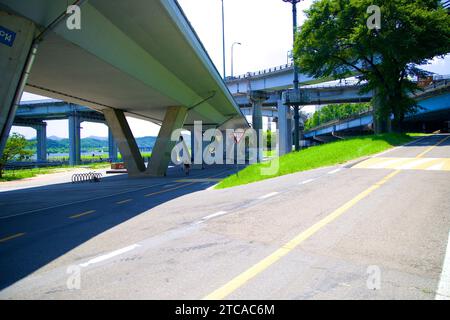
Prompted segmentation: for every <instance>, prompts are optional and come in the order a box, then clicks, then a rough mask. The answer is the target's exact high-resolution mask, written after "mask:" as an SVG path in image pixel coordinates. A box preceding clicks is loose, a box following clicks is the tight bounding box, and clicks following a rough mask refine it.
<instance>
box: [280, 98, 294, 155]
mask: <svg viewBox="0 0 450 320" xmlns="http://www.w3.org/2000/svg"><path fill="white" fill-rule="evenodd" d="M277 108H278V131H279V135H280V137H279V144H280V146H279V154H280V156H282V155H284V154H286V153H289V152H291V151H292V120H291V116H290V112H289V111H290V110H289V106H286V105H284V104H283V102H282V101H281V100H280V101H278V104H277Z"/></svg>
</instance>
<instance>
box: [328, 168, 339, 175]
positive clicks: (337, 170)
mask: <svg viewBox="0 0 450 320" xmlns="http://www.w3.org/2000/svg"><path fill="white" fill-rule="evenodd" d="M341 170H342V168H338V169H336V170H333V171H330V172H328V174H335V173H338V172H339V171H341Z"/></svg>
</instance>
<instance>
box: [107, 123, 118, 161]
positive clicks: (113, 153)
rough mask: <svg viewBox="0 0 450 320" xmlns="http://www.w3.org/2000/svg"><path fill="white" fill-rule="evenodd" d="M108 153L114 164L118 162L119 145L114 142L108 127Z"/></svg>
mask: <svg viewBox="0 0 450 320" xmlns="http://www.w3.org/2000/svg"><path fill="white" fill-rule="evenodd" d="M108 153H109V159H110V160H111V161H112V162H116V161H117V143H116V141H115V140H114V137H113V133H112V130H111V129H109V127H108Z"/></svg>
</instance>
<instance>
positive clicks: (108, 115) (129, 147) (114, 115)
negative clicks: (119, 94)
mask: <svg viewBox="0 0 450 320" xmlns="http://www.w3.org/2000/svg"><path fill="white" fill-rule="evenodd" d="M103 114H104V115H105V119H106V122H107V123H108V127H109V130H110V131H111V132H112V135H113V137H114V140H115V141H116V143H117V146H118V148H119V151H120V154H121V155H122V159H123V162H124V163H125V167H126V168H127V172H128V175H129V176H138V175H140V174H142V173H143V172H145V163H144V159H142V156H141V153H140V151H139V148H138V146H137V143H136V140H135V139H134V137H133V133H132V132H131V129H130V126H129V125H128V122H127V118H126V117H125V114H124V113H123V111H121V110H117V109H108V110H104V111H103Z"/></svg>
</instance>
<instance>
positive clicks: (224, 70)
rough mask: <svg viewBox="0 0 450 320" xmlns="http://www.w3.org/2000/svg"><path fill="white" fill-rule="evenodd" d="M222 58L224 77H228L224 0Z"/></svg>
mask: <svg viewBox="0 0 450 320" xmlns="http://www.w3.org/2000/svg"><path fill="white" fill-rule="evenodd" d="M222 50H223V53H222V56H223V57H222V58H223V78H224V79H225V78H226V64H225V59H226V57H225V8H224V5H223V0H222Z"/></svg>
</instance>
